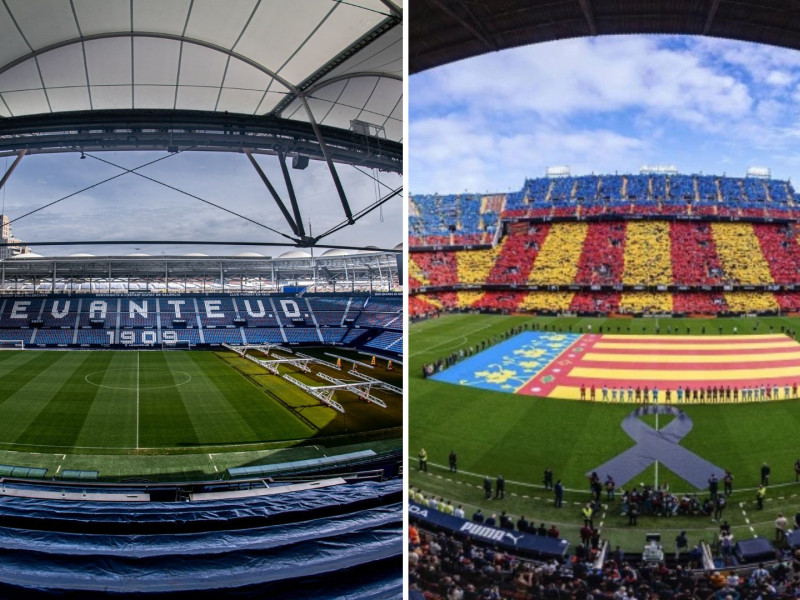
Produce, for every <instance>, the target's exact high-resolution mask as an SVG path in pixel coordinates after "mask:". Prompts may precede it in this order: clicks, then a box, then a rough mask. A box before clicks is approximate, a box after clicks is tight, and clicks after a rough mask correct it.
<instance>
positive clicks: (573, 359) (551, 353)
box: [436, 332, 800, 401]
mask: <svg viewBox="0 0 800 600" xmlns="http://www.w3.org/2000/svg"><path fill="white" fill-rule="evenodd" d="M436 378H437V379H441V380H444V381H449V382H451V383H459V384H462V385H473V386H477V387H482V388H486V389H495V390H498V391H506V392H512V393H519V394H530V395H536V396H550V397H557V398H571V399H578V398H579V397H580V388H581V386H582V385H583V386H585V387H586V389H587V390H589V389H590V388H591V386H592V385H594V386H595V388H596V390H597V398H598V399H600V397H601V390H602V388H603V387H607V388H609V389H611V388H620V387H624V388H627V387H628V386H632V387H633V388H636V387H637V386H640V387H644V386H648V387H650V389H652V388H653V386H657V387H658V389H659V390H667V389H670V390H676V389H677V388H678V387H679V386H680V387H683V388H684V389H686V388H687V387H690V388H697V387H700V386H702V387H704V388H705V387H707V386H712V387H713V386H719V385H725V386H728V385H730V386H735V387H738V388H743V387H754V386H760V385H765V386H779V387H780V388H781V391H782V393H783V389H784V386H786V385H789V386H793V385H794V384H795V382H800V344H798V343H797V342H796V341H795V340H793V339H791V338H789V337H788V336H785V335H783V334H775V335H773V334H769V335H730V336H684V335H600V334H585V335H580V334H557V333H547V332H525V333H523V334H520V335H518V336H515V337H513V338H511V339H510V340H506V341H505V342H503V343H501V344H498V345H497V346H493V347H492V348H489V349H487V350H486V351H484V352H481V353H480V354H478V355H475V356H473V357H471V358H470V359H467V360H465V361H463V362H461V363H458V364H457V365H455V366H453V367H451V368H450V369H447V370H446V371H444V372H443V373H441V374H439V375H437V376H436ZM587 396H588V394H587ZM660 399H661V400H663V396H661V397H660ZM674 399H675V397H674V395H673V401H674Z"/></svg>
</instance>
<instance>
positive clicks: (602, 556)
mask: <svg viewBox="0 0 800 600" xmlns="http://www.w3.org/2000/svg"><path fill="white" fill-rule="evenodd" d="M607 553H608V540H605V541H604V542H603V545H602V547H601V548H600V552H598V553H597V558H595V559H594V562H593V563H592V567H593V568H595V569H602V568H603V565H605V564H606V554H607Z"/></svg>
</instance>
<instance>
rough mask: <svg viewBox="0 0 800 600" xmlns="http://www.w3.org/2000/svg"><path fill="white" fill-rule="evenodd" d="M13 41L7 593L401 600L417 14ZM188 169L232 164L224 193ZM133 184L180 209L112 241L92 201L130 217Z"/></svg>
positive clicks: (341, 8)
mask: <svg viewBox="0 0 800 600" xmlns="http://www.w3.org/2000/svg"><path fill="white" fill-rule="evenodd" d="M0 22H2V24H3V29H4V32H5V33H4V39H5V40H6V43H5V44H4V46H3V50H1V51H0V98H2V102H1V104H2V108H0V114H2V117H1V118H0V146H1V148H0V156H2V157H3V158H5V160H6V162H5V164H6V169H5V172H4V175H3V176H2V180H0V187H2V188H3V206H4V210H3V211H0V212H3V213H6V212H8V214H3V215H2V217H0V218H1V219H2V243H1V244H0V420H2V423H3V425H2V427H0V487H1V488H2V490H1V492H0V515H1V516H0V521H2V525H1V526H0V530H2V531H1V532H0V536H1V537H2V538H3V539H2V541H1V542H0V551H1V552H2V554H3V561H2V563H3V566H2V567H0V596H2V597H3V598H16V597H19V598H22V597H28V598H30V597H60V598H106V597H119V598H125V597H136V598H143V597H186V596H187V595H191V596H192V597H194V598H212V597H213V598H221V597H226V598H227V597H236V598H265V597H270V598H296V597H314V598H344V597H351V598H356V597H357V598H394V597H398V596H399V595H401V594H402V565H401V560H400V557H401V555H402V552H403V546H402V519H403V510H402V507H403V495H402V463H403V456H402V438H403V387H402V386H403V371H404V362H403V341H402V339H403V320H404V311H403V296H402V288H403V284H402V283H401V282H402V280H403V273H402V271H401V268H400V267H401V266H402V260H401V258H402V252H403V244H402V243H400V244H398V243H397V242H399V241H401V237H402V234H401V231H402V222H400V221H399V220H397V219H394V222H392V221H391V220H390V219H386V221H387V222H386V224H385V225H384V227H385V228H388V229H382V231H388V230H391V227H392V226H394V232H395V233H393V234H392V235H393V236H394V238H393V239H391V240H387V242H386V243H385V244H380V247H377V246H369V247H367V243H369V242H365V240H367V239H370V238H369V237H368V236H365V234H364V232H363V227H364V226H366V225H367V223H370V222H371V219H374V220H377V218H378V215H380V222H381V223H383V222H384V213H383V210H384V208H383V207H384V205H386V204H387V203H388V202H390V201H392V200H394V201H395V203H396V204H399V196H400V195H401V193H402V183H401V182H402V168H403V163H402V153H403V146H402V96H403V83H402V39H403V38H402V9H401V7H400V6H399V5H397V4H396V3H395V2H391V1H388V0H386V1H383V0H376V1H372V0H367V1H363V2H362V1H360V2H358V3H343V2H328V1H326V0H316V1H313V2H304V3H303V6H302V8H300V7H298V6H297V5H295V4H293V3H291V2H280V3H275V2H260V1H258V0H246V1H244V2H235V3H228V2H224V3H214V2H166V3H152V2H145V1H144V0H130V1H123V2H106V1H105V0H102V1H100V0H98V1H94V0H88V1H82V0H81V1H76V2H72V1H64V2H61V1H58V2H49V3H23V2H12V3H9V4H8V5H6V6H5V7H4V11H3V14H2V15H1V16H0ZM139 153H147V154H139ZM61 154H64V156H65V157H66V156H71V157H72V158H74V163H75V164H80V167H81V169H84V171H82V172H86V171H88V170H91V168H95V167H96V170H95V171H94V174H95V175H94V176H95V177H96V180H95V181H90V182H88V183H87V180H86V179H83V180H80V182H81V185H82V186H83V187H80V186H76V187H80V189H78V191H75V188H72V187H70V186H71V185H72V184H73V183H74V182H75V181H78V179H76V178H73V177H72V174H71V173H68V172H62V173H57V174H55V177H53V179H56V178H59V177H61V178H63V179H64V182H63V183H62V184H61V187H57V186H55V185H51V183H52V181H53V179H51V178H50V177H51V175H52V174H51V173H47V174H46V175H42V174H41V171H39V172H38V173H40V174H38V175H34V177H33V179H34V182H33V184H32V189H33V191H32V192H30V196H28V197H26V198H25V199H24V202H23V203H22V206H20V204H19V195H20V191H19V190H21V189H22V190H31V187H27V186H28V183H27V182H28V181H29V180H30V179H31V177H30V175H29V174H30V173H31V172H34V173H37V172H36V171H35V170H32V167H30V165H32V164H34V163H36V161H43V164H45V165H46V167H44V168H43V169H42V171H46V170H49V169H51V168H52V165H56V164H64V163H58V162H55V161H53V160H51V159H52V157H54V156H58V155H61ZM142 156H146V158H144V159H142ZM120 157H122V158H120ZM125 157H132V158H131V160H139V161H140V163H141V164H140V165H139V166H137V167H135V168H134V167H128V166H124V167H123V166H120V165H121V164H128V163H127V162H125V160H124V159H125ZM173 157H174V158H173ZM181 157H183V158H181ZM187 157H196V160H195V162H194V163H192V162H191V160H193V159H190V158H187ZM83 159H90V160H83ZM167 159H171V160H169V164H170V165H173V164H175V165H176V166H175V167H170V168H171V169H172V171H161V172H156V171H153V170H150V171H147V170H146V169H145V167H147V166H148V165H150V164H154V163H156V162H159V161H161V160H167ZM232 159H233V160H238V161H240V162H241V163H242V164H243V165H244V168H246V170H247V174H248V176H249V177H250V178H251V179H252V182H255V183H254V184H253V185H255V186H257V187H258V189H259V192H262V191H263V207H259V211H258V212H257V213H255V214H254V213H249V214H243V212H244V211H243V209H241V208H240V206H242V205H243V204H242V203H238V204H237V201H238V200H239V198H236V195H237V194H239V193H240V191H241V190H242V189H244V188H243V187H242V186H241V185H239V182H236V181H235V179H236V178H240V177H242V175H241V173H242V172H241V171H239V170H238V169H237V170H235V171H234V170H233V168H232V167H231V164H232V163H231V160H232ZM48 160H49V161H50V162H46V161H48ZM147 160H149V161H150V162H145V161H147ZM180 160H184V162H183V163H180V164H181V165H186V164H194V165H197V167H196V168H197V169H198V171H197V172H196V173H195V176H196V177H197V179H198V181H208V178H207V175H208V173H209V172H210V171H209V169H210V167H209V166H208V165H211V164H213V163H214V161H218V162H219V163H220V164H222V165H224V166H223V168H222V173H223V174H221V175H213V176H212V177H220V178H222V179H223V181H222V182H220V185H221V186H222V187H223V188H224V186H225V185H227V186H229V187H230V190H229V191H228V190H226V195H227V197H225V196H222V197H218V196H217V195H216V190H217V189H221V188H217V187H216V183H217V182H214V183H215V185H214V187H212V186H209V185H206V188H205V191H204V192H200V193H198V192H197V186H195V187H191V186H190V185H189V184H186V183H184V184H181V183H180V182H178V178H177V174H178V173H179V170H180V169H179V167H178V166H177V164H178V161H180ZM118 163H119V164H118ZM112 168H113V169H114V170H115V172H113V173H112V172H111V171H110V170H111V169H112ZM180 168H183V167H180ZM26 169H28V170H27V171H26ZM98 169H99V170H98ZM102 169H106V170H102ZM201 171H202V172H201ZM226 171H228V172H229V173H230V175H229V177H230V180H229V181H228V182H227V184H226V183H225V182H224V177H225V172H226ZM97 173H100V174H99V175H97ZM106 173H110V175H111V176H109V177H107V176H106V175H105V174H106ZM145 173H147V174H145ZM137 176H138V177H137ZM82 177H86V176H85V175H82ZM104 177H105V179H104ZM118 177H123V179H124V180H125V181H126V182H129V185H130V188H129V189H134V185H136V181H138V182H141V180H142V179H143V178H144V179H145V180H146V181H147V185H150V186H151V187H150V188H148V190H147V194H148V195H150V196H151V198H149V199H148V201H152V202H154V203H155V204H158V203H159V200H158V198H163V200H161V201H160V202H161V203H162V204H163V205H164V211H161V210H158V211H153V212H148V210H147V209H146V208H144V206H145V204H144V203H142V205H141V206H138V205H137V204H136V203H135V202H131V203H130V204H129V205H128V206H120V207H119V208H117V209H116V211H117V214H116V216H117V218H116V219H114V220H112V222H110V223H95V222H94V220H95V219H93V216H92V211H91V209H89V210H88V215H87V213H86V212H82V211H81V207H80V204H81V200H82V199H84V200H85V202H86V206H90V207H93V206H97V204H96V202H97V198H98V197H99V198H101V199H103V201H105V198H103V194H104V193H105V191H106V190H108V193H109V198H108V204H109V205H111V204H113V203H114V202H116V201H118V199H119V196H116V197H113V198H112V197H111V194H112V193H113V194H116V193H118V191H119V189H120V188H113V189H110V187H109V186H108V185H107V184H108V182H110V181H112V180H116V179H117V178H118ZM357 178H362V179H364V180H365V181H367V182H368V184H367V185H366V188H367V189H368V190H370V191H372V192H374V195H367V196H366V197H365V196H364V194H363V193H362V192H361V191H359V190H361V187H359V188H357V189H356V188H354V187H353V181H354V180H357ZM20 180H22V181H20ZM132 180H136V181H132ZM393 182H394V183H395V184H396V183H397V182H400V186H399V187H398V186H397V185H391V184H392V183H393ZM9 186H11V187H10V191H9V201H8V202H7V201H6V189H5V188H7V187H9ZM13 186H16V187H13ZM37 186H38V187H37ZM362 187H364V186H362ZM154 189H158V190H160V191H161V193H163V194H164V195H163V196H160V195H158V192H156V193H155V194H154V193H153V190H154ZM190 189H191V191H189V190H190ZM309 189H312V190H313V192H314V193H311V194H310V193H309V192H308V190H309ZM53 190H58V192H59V194H63V195H62V196H61V197H57V198H55V199H48V195H49V194H52V193H53ZM89 191H91V194H92V196H91V198H88V197H86V195H85V194H86V192H89ZM131 193H133V192H131ZM82 196H83V197H82ZM152 196H154V197H155V200H153V198H152ZM177 197H180V198H182V199H183V200H182V201H186V202H193V203H194V204H191V205H182V204H180V202H179V201H178V200H175V198H177ZM127 198H128V199H130V196H128V197H127ZM12 199H13V200H14V202H15V203H12ZM62 201H65V202H64V205H65V206H69V209H63V212H59V211H61V210H62V209H61V205H60V204H59V203H61V202H62ZM56 205H58V206H57V207H56V209H55V210H56V216H54V217H51V218H52V219H55V221H56V222H57V223H58V221H59V219H61V220H62V223H61V226H60V227H59V226H56V228H55V229H45V228H44V227H45V226H46V224H47V221H46V219H45V215H47V214H49V213H48V211H51V210H53V209H51V207H54V206H56ZM7 206H12V207H13V208H12V210H10V211H8V210H7V209H6V208H5V207H7ZM187 207H188V208H187ZM331 207H332V208H331ZM168 209H174V211H173V212H172V213H170V212H168ZM204 210H208V211H212V212H213V211H217V212H216V213H214V215H216V216H214V215H211V216H207V217H206V216H202V217H196V215H200V214H202V215H210V213H203V212H202V211H204ZM40 211H41V212H40ZM34 213H36V214H35V217H33V218H35V219H39V220H38V221H35V223H37V224H42V226H41V228H40V229H37V228H36V227H34V226H32V225H28V223H31V219H29V218H28V217H29V216H31V215H34ZM222 213H225V216H224V218H223V217H222V216H221V215H222ZM103 214H105V213H103ZM330 214H334V215H335V220H334V221H332V222H331V223H332V224H331V223H329V224H330V225H331V226H330V229H328V228H327V225H326V220H325V218H326V216H327V215H330ZM165 215H167V216H165ZM265 215H266V216H265ZM312 215H313V217H314V225H315V228H314V230H313V232H312V228H311V227H312V226H311V220H310V218H311V216H312ZM365 217H366V218H365ZM23 219H25V220H23ZM225 219H229V220H225ZM230 219H233V221H231V220H230ZM64 220H66V223H67V224H68V225H67V226H64V224H63V223H64ZM167 220H169V221H175V222H178V223H184V225H183V228H182V229H180V228H179V229H177V230H176V229H174V228H172V229H170V228H168V227H167V222H166V221H167ZM201 220H202V221H209V222H210V223H211V225H212V226H209V227H208V228H204V229H202V230H201V229H198V230H197V231H195V230H194V226H195V224H197V223H199V222H200V221H201ZM236 220H238V221H236ZM232 223H235V224H234V225H231V224H232ZM12 224H13V226H14V228H15V233H16V234H18V235H19V237H21V238H24V239H25V241H22V240H20V239H18V238H17V237H14V236H13V235H12V234H11V226H12ZM159 224H161V225H163V226H164V227H163V228H159ZM171 224H172V223H170V225H171ZM95 226H97V228H96V229H93V227H95ZM255 227H258V230H257V231H258V232H259V233H258V234H253V233H252V232H253V231H254V230H255V229H254V228H255ZM99 229H102V235H100V234H98V237H97V238H93V237H89V236H88V235H87V234H86V232H89V235H91V232H96V231H99ZM54 230H55V231H58V232H59V233H57V234H53V233H51V232H52V231H54ZM130 231H135V233H133V234H131V233H129V232H130ZM159 231H162V233H159ZM166 231H169V232H171V233H163V232H166ZM208 231H213V232H214V236H213V237H212V236H209V237H204V236H205V235H207V233H206V232H208ZM37 232H38V233H37ZM176 232H177V233H176ZM262 234H263V235H262ZM56 235H61V237H55V236H56ZM131 235H133V236H135V237H128V236H131ZM159 235H163V236H164V237H159ZM81 236H83V237H81ZM123 236H125V237H123ZM384 239H385V238H384ZM97 248H99V249H100V250H99V251H98V250H97ZM131 248H133V249H135V251H133V252H132V251H131V250H130V249H131ZM231 248H234V249H235V250H234V251H231ZM209 249H210V250H211V251H209Z"/></svg>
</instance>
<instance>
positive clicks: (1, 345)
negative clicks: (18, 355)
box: [0, 340, 25, 350]
mask: <svg viewBox="0 0 800 600" xmlns="http://www.w3.org/2000/svg"><path fill="white" fill-rule="evenodd" d="M0 350H25V340H0Z"/></svg>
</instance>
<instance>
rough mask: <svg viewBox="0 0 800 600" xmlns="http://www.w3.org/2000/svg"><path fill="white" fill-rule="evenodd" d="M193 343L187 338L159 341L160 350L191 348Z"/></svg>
mask: <svg viewBox="0 0 800 600" xmlns="http://www.w3.org/2000/svg"><path fill="white" fill-rule="evenodd" d="M192 348H194V344H193V343H192V342H191V341H189V340H167V341H164V342H161V349H162V350H191V349H192Z"/></svg>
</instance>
